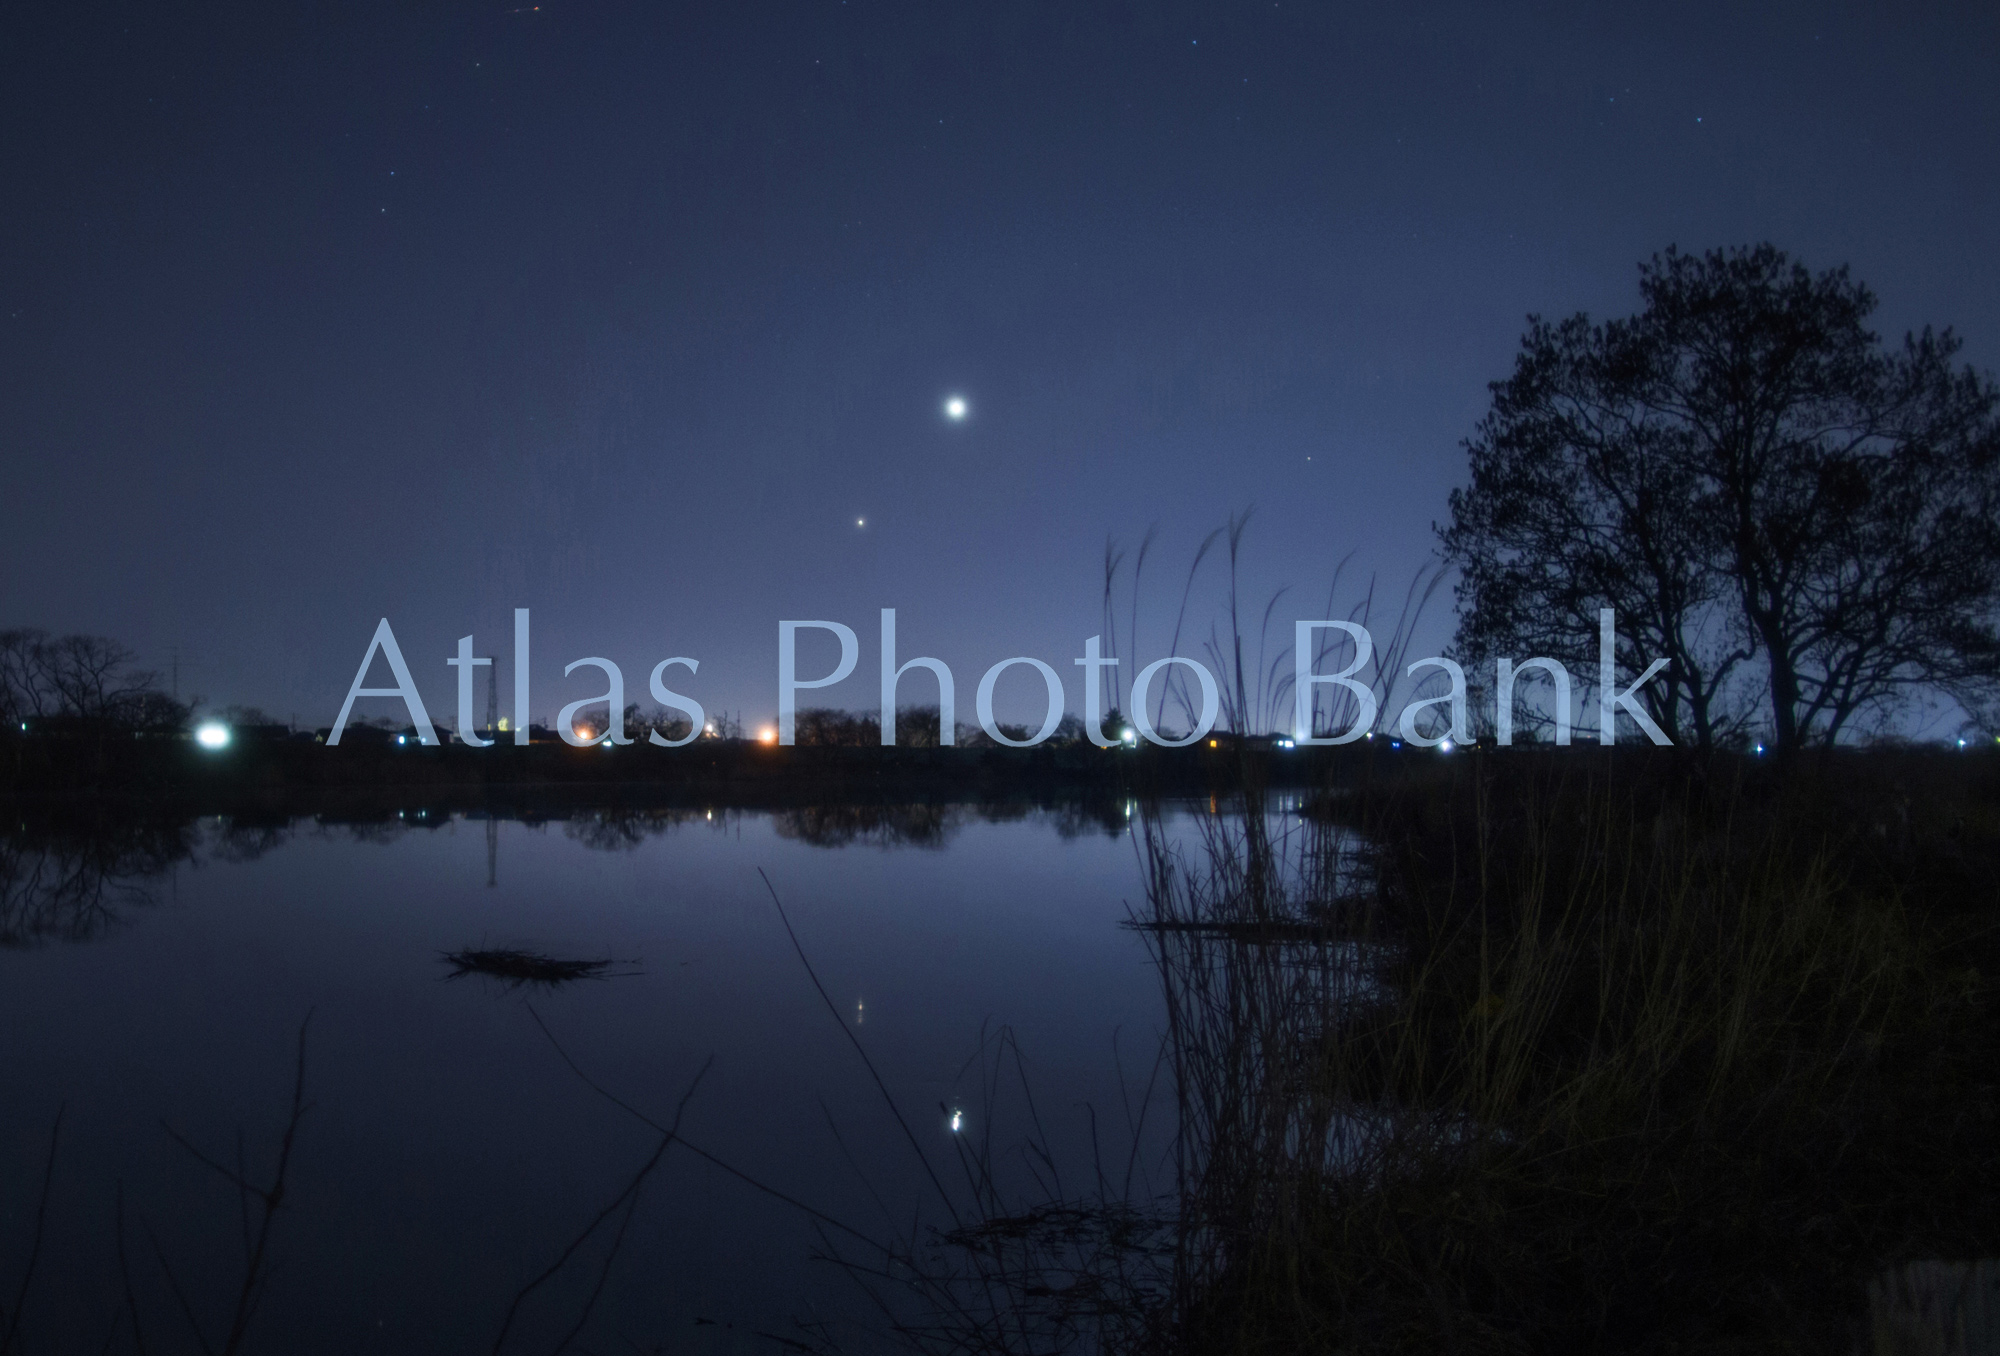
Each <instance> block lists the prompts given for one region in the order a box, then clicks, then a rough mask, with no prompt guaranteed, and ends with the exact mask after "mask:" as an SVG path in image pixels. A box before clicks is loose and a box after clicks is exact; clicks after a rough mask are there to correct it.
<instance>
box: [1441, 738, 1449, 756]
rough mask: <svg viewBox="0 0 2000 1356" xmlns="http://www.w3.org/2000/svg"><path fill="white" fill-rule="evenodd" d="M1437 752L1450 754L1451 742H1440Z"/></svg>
mask: <svg viewBox="0 0 2000 1356" xmlns="http://www.w3.org/2000/svg"><path fill="white" fill-rule="evenodd" d="M1438 752H1439V753H1450V752H1451V741H1450V740H1449V739H1447V740H1444V741H1443V742H1441V743H1440V744H1439V745H1438Z"/></svg>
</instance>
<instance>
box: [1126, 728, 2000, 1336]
mask: <svg viewBox="0 0 2000 1356" xmlns="http://www.w3.org/2000/svg"><path fill="white" fill-rule="evenodd" d="M1614 770H1615V769H1614V768H1613V767H1612V766H1611V765H1609V764H1605V763H1603V762H1602V761H1597V762H1591V761H1589V760H1584V759H1578V760H1576V761H1575V762H1573V763H1561V762H1557V761H1555V760H1552V759H1540V760H1536V759H1522V760H1517V761H1515V762H1512V763H1508V764H1500V763H1499V762H1498V761H1497V760H1495V759H1493V758H1492V756H1491V755H1485V756H1482V758H1477V759H1463V760H1461V762H1460V763H1459V764H1458V766H1457V770H1456V771H1455V772H1454V773H1453V774H1451V775H1449V776H1440V777H1438V778H1435V779H1430V780H1428V781H1425V782H1423V783H1420V784H1416V785H1409V784H1405V785H1404V786H1402V787H1401V788H1400V789H1398V790H1396V791H1394V792H1393V793H1392V794H1387V795H1385V796H1382V797H1378V798H1375V799H1373V800H1372V801H1371V802H1370V804H1371V806H1372V808H1371V809H1370V810H1369V811H1368V813H1367V814H1366V815H1365V816H1363V819H1364V821H1365V822H1364V824H1363V825H1362V827H1364V828H1365V830H1366V840H1365V841H1372V842H1373V843H1374V844H1375V854H1374V857H1373V865H1374V879H1373V881H1372V882H1369V881H1366V880H1363V879H1360V878H1357V876H1356V874H1355V872H1354V870H1353V863H1354V857H1353V851H1354V846H1355V841H1356V840H1355V837H1354V835H1353V833H1352V832H1351V831H1350V829H1349V828H1345V827H1342V826H1340V825H1338V824H1336V823H1334V822H1332V821H1331V820H1326V819H1321V820H1317V821H1314V822H1310V823H1307V824H1305V825H1303V826H1301V825H1298V824H1293V825H1292V826H1291V827H1290V828H1288V829H1282V830H1281V829H1278V828H1274V827H1273V821H1272V820H1271V819H1270V818H1268V817H1266V816H1264V815H1262V814H1259V813H1256V812H1255V810H1256V807H1254V806H1253V807H1252V810H1253V813H1252V814H1250V815H1249V816H1247V817H1246V818H1245V819H1243V820H1240V821H1235V822H1233V823H1232V822H1231V821H1229V820H1227V819H1226V818H1223V817H1217V818H1216V819H1214V820H1212V821H1210V822H1209V824H1208V825H1207V831H1206V834H1205V836H1204V838H1203V840H1202V842H1201V843H1200V845H1199V847H1198V849H1196V850H1193V851H1188V850H1184V849H1177V848H1176V847H1174V846H1173V845H1172V843H1170V842H1169V840H1168V839H1167V837H1166V836H1165V835H1164V834H1161V833H1158V832H1155V833H1154V834H1153V835H1152V836H1151V837H1150V839H1149V842H1148V861H1149V863H1150V873H1151V880H1150V888H1149V891H1148V899H1147V905H1146V909H1145V911H1144V913H1143V915H1142V916H1140V917H1139V918H1138V919H1136V920H1135V921H1136V922H1138V923H1139V924H1140V925H1141V926H1144V927H1147V928H1148V930H1149V935H1150V937H1151V938H1152V942H1153V946H1154V949H1155V955H1156V959H1157V961H1158V963H1159V965H1160V969H1161V974H1162V977H1163V980H1164V982H1165V985H1166V993H1167V1000H1168V1010H1169V1017H1170V1022H1171V1024H1172V1033H1171V1046H1172V1050H1173V1060H1174V1066H1175V1074H1176V1077H1177V1081H1178V1087H1179V1094H1180V1102H1181V1106H1180V1112H1181V1126H1180V1130H1181V1141H1180V1149H1179V1168H1180V1181H1181V1192H1180V1199H1181V1207H1180V1226H1181V1227H1180V1248H1179V1255H1178V1260H1177V1264H1176V1278H1175V1280H1176V1283H1175V1285H1174V1286H1173V1288H1172V1300H1171V1303H1172V1305H1173V1306H1174V1313H1173V1314H1172V1316H1171V1322H1170V1323H1168V1324H1167V1325H1165V1329H1164V1330H1165V1331H1167V1332H1169V1333H1170V1334H1171V1337H1170V1340H1168V1341H1166V1342H1165V1343H1163V1345H1165V1346H1168V1347H1171V1348H1177V1349H1180V1350H1192V1351H1202V1352H1264V1351H1308V1350H1309V1351H1321V1350H1324V1351H1355V1352H1360V1351H1402V1350H1409V1351H1447V1352H1449V1351H1458V1352H1486V1351H1517V1350H1518V1351H1559V1350H1577V1351H1584V1350H1593V1351H1595V1350H1607V1349H1612V1350H1661V1351H1667V1350H1676V1351H1685V1350H1713V1351H1725V1350H1749V1349H1753V1348H1754V1349H1757V1350H1774V1349H1798V1350H1829V1349H1844V1348H1846V1347H1847V1346H1848V1345H1849V1343H1850V1341H1851V1340H1852V1338H1853V1336H1854V1335H1855V1334H1856V1333H1857V1331H1858V1326H1857V1325H1858V1323H1859V1314H1860V1310H1861V1305H1862V1286H1863V1282H1864V1281H1865V1279H1866V1276H1867V1275H1868V1274H1869V1272H1870V1271H1871V1270H1872V1269H1873V1268H1874V1267H1875V1266H1876V1265H1877V1264H1879V1263H1881V1262H1883V1261H1887V1260H1891V1259H1894V1258H1896V1257H1899V1256H1908V1255H1922V1254H1924V1253H1931V1254H1933V1255H1934V1254H1935V1253H1938V1252H1943V1253H1946V1254H1950V1253H1952V1252H1953V1251H1955V1250H1956V1251H1958V1252H1961V1253H1963V1252H1967V1251H1968V1250H1970V1251H1977V1250H1978V1249H1979V1248H1980V1247H1981V1246H1982V1240H1981V1238H1980V1230H1981V1228H1982V1226H1981V1224H1980V1223H1979V1221H1981V1220H1982V1218H1993V1217H2000V1214H1993V1215H1983V1214H1982V1213H1981V1212H1982V1211H1989V1210H1991V1209H1992V1206H1993V1204H1994V1202H1995V1199H1996V1197H1995V1190H1994V1171H1993V1164H1992V1159H1991V1153H1990V1148H1986V1147H1984V1146H1985V1145H1986V1144H1988V1143H1989V1142H1990V1139H1989V1138H1988V1137H1990V1134H1991V1130H1992V1125H1991V1117H1992V1106H1993V1086H1992V1078H1993V1075H1992V1066H1991V1064H1990V1062H1983V1060H1984V1056H1983V1055H1982V1051H1985V1052H1989V1053H1990V1048H1991V1027H1992V1023H1991V1019H1990V1016H1989V1015H1988V1014H1989V1012H1990V1007H1989V1006H1988V1005H1987V1004H1986V1001H1985V990H1984V988H1983V987H1982V984H1983V982H1982V981H1980V980H1979V979H1978V977H1977V970H1976V969H1975V968H1973V967H1972V966H1971V965H1970V964H1969V960H1968V958H1969V956H1970V955H1971V954H1972V952H1971V951H1970V950H1968V948H1969V947H1976V946H1977V945H1980V944H1981V943H1980V942H1979V941H1978V939H1977V937H1976V936H1974V934H1973V932H1969V931H1968V926H1970V927H1971V928H1972V929H1974V930H1975V931H1976V929H1978V928H1981V927H1985V926H1986V922H1987V921H1990V919H1991V918H1992V910H1991V905H1992V899H1993V894H1992V886H1991V884H1990V880H1991V878H1990V876H1989V877H1987V878H1986V881H1987V883H1986V884H1984V885H1983V886H1981V885H1980V884H1979V878H1978V876H1977V875H1976V874H1969V875H1962V877H1961V878H1960V879H1959V881H1958V886H1959V887H1960V888H1962V889H1963V890H1964V891H1967V892H1968V893H1963V894H1961V895H1959V896H1958V897H1956V898H1954V899H1952V900H1950V901H1949V903H1950V907H1941V906H1940V905H1939V903H1938V899H1937V895H1938V894H1939V893H1940V892H1943V891H1946V890H1949V889H1951V888H1953V886H1952V882H1951V880H1950V879H1949V878H1948V877H1949V875H1950V873H1949V872H1948V871H1942V870H1941V869H1940V866H1939V854H1937V853H1936V852H1935V851H1934V850H1933V848H1934V845H1933V844H1931V843H1930V842H1929V839H1930V837H1931V836H1932V835H1931V831H1930V828H1921V829H1919V830H1916V831H1912V830H1911V828H1910V825H1909V816H1908V814H1907V808H1908V807H1907V806H1904V807H1903V809H1901V810H1899V809H1898V808H1897V802H1896V799H1895V795H1894V794H1889V793H1887V792H1885V793H1884V794H1883V795H1881V796H1879V797H1877V798H1875V799H1874V800H1869V799H1867V798H1866V797H1863V798H1862V799H1861V801H1860V802H1859V804H1858V805H1857V804H1855V803H1851V802H1852V801H1853V798H1854V795H1855V792H1856V790H1857V788H1856V786H1855V785H1854V782H1853V778H1852V775H1851V772H1852V770H1851V769H1849V770H1847V771H1844V772H1843V773H1842V776H1841V778H1838V779H1834V780H1832V781H1830V782H1828V783H1827V784H1825V785H1822V786H1820V787H1819V788H1817V789H1814V788H1811V787H1809V786H1808V785H1806V783H1807V778H1805V777H1803V776H1801V777H1798V778H1795V779H1793V781H1792V783H1791V785H1789V786H1788V787H1784V788H1770V787H1752V788H1744V787H1728V788H1718V787H1716V786H1714V785H1713V784H1709V783H1703V782H1696V781H1689V780H1685V779H1681V778H1678V777H1676V778H1669V779H1665V780H1661V781H1657V782H1651V783H1647V784H1629V783H1620V782H1616V781H1613V780H1610V778H1611V776H1612V774H1613V771H1614ZM1875 770H1876V771H1878V772H1879V771H1880V770H1881V769H1880V766H1879V765H1878V766H1877V767H1876V768H1875ZM1898 794H1900V793H1898ZM1958 794H1959V795H1960V798H1961V800H1964V799H1967V798H1970V799H1971V800H1975V801H1976V800H1977V796H1976V795H1974V794H1973V792H1972V791H1971V790H1970V789H1968V788H1963V787H1962V788H1960V789H1959V793H1958ZM1870 805H1873V806H1874V807H1875V808H1877V809H1884V808H1886V809H1887V811H1888V820H1889V822H1888V823H1886V824H1885V825H1884V826H1883V828H1882V831H1881V832H1880V833H1877V832H1876V827H1877V824H1876V821H1875V820H1872V819H1869V818H1868V816H1867V809H1868V807H1869V806H1870ZM1898 815H1900V816H1901V818H1900V820H1899V819H1898ZM1966 822H1967V818H1966V816H1964V815H1959V816H1957V817H1954V816H1953V815H1952V814H1950V813H1945V814H1933V815H1931V817H1930V818H1929V820H1927V821H1926V823H1927V824H1928V825H1929V826H1932V827H1934V828H1935V829H1936V831H1937V832H1939V833H1944V832H1956V833H1958V834H1959V835H1960V841H1961V842H1962V841H1963V840H1964V838H1965V835H1966V829H1965V824H1966ZM1899 824H1900V827H1898V825H1899ZM1954 826H1956V827H1954ZM1897 833H1902V834H1903V835H1904V839H1905V841H1903V842H1902V843H1901V844H1896V843H1894V842H1892V841H1891V839H1893V838H1894V836H1895V835H1896V834H1897ZM1981 891H1983V893H1975V892H1981ZM1913 892H1915V893H1913ZM1919 896H1921V897H1919ZM1981 910H1984V912H1983V914H1982V913H1981ZM1983 935H1985V936H1987V937H1989V938H1990V931H1988V932H1987V933H1985V934H1983ZM1969 938H1970V940H1968V939H1969ZM1989 972H1990V968H1989ZM1984 1227H1990V1226H1984ZM1983 1241H1984V1245H1985V1247H1986V1248H1987V1249H1988V1250H1990V1249H1991V1239H1990V1238H1987V1239H1985V1240H1983Z"/></svg>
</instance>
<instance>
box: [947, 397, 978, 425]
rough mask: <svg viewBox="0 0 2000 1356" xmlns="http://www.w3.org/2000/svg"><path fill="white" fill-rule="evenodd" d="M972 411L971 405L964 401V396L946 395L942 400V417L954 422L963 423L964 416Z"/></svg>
mask: <svg viewBox="0 0 2000 1356" xmlns="http://www.w3.org/2000/svg"><path fill="white" fill-rule="evenodd" d="M970 413H972V407H971V406H970V405H967V404H966V403H965V397H964V396H947V397H946V398H945V402H944V417H945V418H947V419H949V420H951V421H952V422H953V423H954V424H957V423H963V422H964V420H965V416H966V415H968V414H970Z"/></svg>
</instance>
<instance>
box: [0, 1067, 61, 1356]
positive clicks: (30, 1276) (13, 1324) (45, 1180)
mask: <svg viewBox="0 0 2000 1356" xmlns="http://www.w3.org/2000/svg"><path fill="white" fill-rule="evenodd" d="M68 1109H69V1106H68V1103H64V1104H63V1105H62V1106H59V1107H57V1108H56V1123H55V1124H54V1125H52V1126H51V1127H49V1159H48V1162H47V1164H45V1165H44V1166H43V1168H42V1196H41V1200H40V1202H39V1203H38V1204H37V1205H36V1206H35V1241H34V1244H33V1246H32V1247H30V1248H29V1249H28V1265H27V1267H26V1268H25V1269H24V1270H23V1271H22V1272H21V1288H20V1289H19V1290H17V1291H15V1292H14V1312H13V1313H12V1314H11V1315H10V1316H9V1317H8V1319H7V1332H6V1335H5V1336H4V1337H0V1356H7V1353H8V1352H10V1351H12V1350H13V1349H14V1339H15V1338H16V1337H18V1336H19V1335H20V1331H21V1310H23V1309H24V1308H26V1307H27V1304H28V1285H29V1283H30V1282H31V1281H33V1280H34V1279H35V1264H36V1263H37V1262H39V1261H41V1260H42V1229H43V1227H44V1226H45V1225H46V1224H47V1223H48V1218H49V1187H50V1185H51V1184H53V1183H54V1181H55V1176H56V1144H57V1143H58V1142H59V1141H60V1140H61V1138H62V1123H63V1112H65V1111H67V1110H68Z"/></svg>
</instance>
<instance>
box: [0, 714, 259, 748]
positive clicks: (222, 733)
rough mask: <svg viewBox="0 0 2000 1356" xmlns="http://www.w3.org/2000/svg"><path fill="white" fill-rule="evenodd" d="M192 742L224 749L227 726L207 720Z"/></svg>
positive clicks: (226, 739)
mask: <svg viewBox="0 0 2000 1356" xmlns="http://www.w3.org/2000/svg"><path fill="white" fill-rule="evenodd" d="M21 728H23V729H26V728H27V727H26V726H22V727H21ZM194 742H195V743H197V744H199V745H201V746H202V747H203V748H205V749H226V748H228V747H229V727H228V726H227V725H223V724H221V723H219V722H217V721H209V722H208V723H207V724H206V725H203V726H201V727H200V728H198V729H197V730H196V731H195V732H194Z"/></svg>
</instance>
